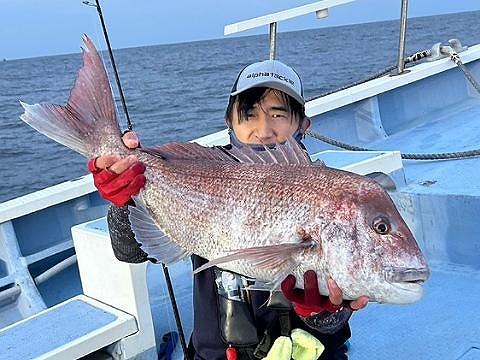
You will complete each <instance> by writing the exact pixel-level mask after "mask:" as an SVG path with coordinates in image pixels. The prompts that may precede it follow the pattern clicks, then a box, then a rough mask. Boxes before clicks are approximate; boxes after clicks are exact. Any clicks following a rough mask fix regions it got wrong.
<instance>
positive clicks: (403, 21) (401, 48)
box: [397, 0, 408, 75]
mask: <svg viewBox="0 0 480 360" xmlns="http://www.w3.org/2000/svg"><path fill="white" fill-rule="evenodd" d="M407 9H408V0H402V9H401V14H400V39H399V44H398V65H397V75H400V74H402V73H403V72H404V71H405V34H406V32H407Z"/></svg>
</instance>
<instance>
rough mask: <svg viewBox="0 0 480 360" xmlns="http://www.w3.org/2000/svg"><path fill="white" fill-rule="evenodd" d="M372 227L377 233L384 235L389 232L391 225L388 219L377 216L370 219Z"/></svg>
mask: <svg viewBox="0 0 480 360" xmlns="http://www.w3.org/2000/svg"><path fill="white" fill-rule="evenodd" d="M372 228H373V230H375V232H376V233H377V234H380V235H386V234H388V233H389V232H390V229H391V226H390V222H389V221H388V219H386V218H385V217H383V216H378V217H376V218H375V219H373V221H372Z"/></svg>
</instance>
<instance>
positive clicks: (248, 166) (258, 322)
mask: <svg viewBox="0 0 480 360" xmlns="http://www.w3.org/2000/svg"><path fill="white" fill-rule="evenodd" d="M21 104H22V106H23V107H24V110H25V112H24V114H22V115H21V116H20V118H21V119H22V120H23V121H24V122H26V123H27V124H28V125H30V126H32V127H33V128H35V129H36V130H38V131H39V132H41V133H43V134H45V135H46V136H48V137H50V138H52V139H53V140H55V141H57V142H59V143H61V144H63V145H65V146H68V147H70V148H71V149H73V150H75V151H77V152H79V153H80V154H82V155H84V156H86V157H87V158H88V159H90V161H89V162H88V168H89V169H90V171H91V172H92V173H93V174H94V182H95V185H96V186H97V188H98V190H99V192H100V194H101V195H102V196H103V197H104V198H105V199H107V200H109V201H111V202H112V203H113V204H114V206H112V207H111V208H110V211H109V214H108V217H107V219H108V222H109V228H110V235H111V238H112V245H113V248H114V252H115V254H116V256H117V258H118V259H120V260H122V261H127V262H142V261H146V260H148V259H150V260H152V261H160V262H162V263H165V264H170V263H174V262H175V261H178V260H180V259H183V258H185V257H188V256H191V255H192V262H193V268H194V274H195V276H194V287H193V296H194V301H193V302H194V328H193V333H192V336H191V339H190V344H189V351H190V354H189V355H190V358H192V357H193V358H194V359H196V360H201V359H207V360H215V359H225V357H227V359H228V360H233V359H259V358H266V359H269V360H271V359H276V360H283V359H290V357H292V358H294V359H295V360H299V359H302V360H313V359H317V358H320V359H345V358H346V357H347V356H346V346H345V345H344V344H345V342H346V340H347V339H348V338H349V337H350V329H349V327H348V323H347V322H348V319H349V317H350V315H351V313H352V310H357V309H361V308H363V307H364V306H365V305H366V304H367V301H368V300H370V301H377V302H384V303H392V304H408V303H412V302H415V301H417V300H419V299H420V298H421V296H422V293H423V289H422V284H423V282H424V281H425V280H426V279H427V278H428V276H429V269H428V265H427V263H426V260H425V258H424V256H423V254H422V253H421V250H420V248H419V247H418V244H417V243H416V241H415V239H414V237H413V235H412V233H411V232H410V230H409V228H408V226H407V224H406V223H405V222H404V221H403V219H402V217H401V215H400V213H399V212H398V210H397V209H396V207H395V204H394V203H393V201H392V200H391V198H390V196H389V195H388V193H387V192H386V191H385V189H384V188H382V186H381V185H380V184H379V183H378V182H376V181H374V180H373V179H370V178H368V177H365V176H360V175H357V174H353V173H350V172H346V171H341V170H338V169H334V168H329V167H327V166H324V165H315V164H312V163H311V161H310V159H309V157H308V154H306V152H305V151H304V150H302V147H301V139H302V137H303V134H304V133H305V130H306V129H307V128H308V126H309V125H310V120H309V119H308V118H306V116H305V113H304V99H303V89H302V84H301V81H300V78H299V77H298V75H297V73H296V72H295V71H294V70H293V69H292V68H290V67H288V66H286V65H284V64H282V63H281V62H279V61H275V60H268V61H264V62H259V63H254V64H251V65H250V66H247V67H246V68H245V69H243V70H242V71H241V72H240V74H239V76H238V78H237V81H236V82H235V84H234V86H233V89H232V92H231V96H230V100H229V104H228V107H227V111H226V116H225V120H226V123H227V126H228V127H229V129H230V137H231V139H230V142H231V144H230V145H229V146H226V147H214V148H206V147H202V146H200V145H198V144H194V143H172V144H164V145H161V146H159V147H155V148H141V147H139V140H138V138H137V136H136V135H135V134H134V133H133V132H129V133H126V134H124V135H123V137H122V136H121V132H120V127H119V125H118V121H117V118H116V112H115V105H114V101H113V96H112V93H111V88H110V84H109V81H108V77H107V74H106V71H105V68H104V66H103V63H102V60H101V58H100V56H99V54H98V52H97V51H96V49H95V47H94V45H93V43H92V41H91V40H90V39H89V38H88V37H87V36H85V38H84V51H83V67H82V68H81V69H80V71H79V74H78V77H77V79H76V81H75V85H74V87H73V89H72V91H71V92H70V97H69V99H68V101H67V104H66V105H56V104H34V105H28V104H25V103H21ZM135 194H139V196H134V195H135ZM132 196H134V197H133V199H132ZM127 206H128V207H127ZM217 265H220V266H218V267H217ZM262 284H263V285H264V286H263V287H262ZM278 284H281V286H280V287H281V290H282V291H281V292H279V291H271V295H270V291H259V289H260V288H263V289H264V290H265V289H269V290H275V289H276V288H278ZM337 284H338V286H337ZM296 287H298V289H297V288H296ZM340 289H342V290H340ZM282 293H283V295H284V296H282ZM321 295H328V297H327V296H321ZM287 299H288V300H289V301H287ZM343 299H346V300H349V301H343ZM272 343H273V344H272Z"/></svg>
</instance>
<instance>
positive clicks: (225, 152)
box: [141, 138, 311, 165]
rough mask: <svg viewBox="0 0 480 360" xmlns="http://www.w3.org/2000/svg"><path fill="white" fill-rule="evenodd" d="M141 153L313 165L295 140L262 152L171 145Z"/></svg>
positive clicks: (261, 162)
mask: <svg viewBox="0 0 480 360" xmlns="http://www.w3.org/2000/svg"><path fill="white" fill-rule="evenodd" d="M141 151H143V152H145V153H147V154H149V155H152V156H156V157H159V158H161V159H163V160H166V161H168V160H211V161H227V162H237V161H238V162H241V163H245V164H284V165H285V164H297V165H301V164H311V160H310V157H309V156H308V154H307V153H306V152H305V151H304V150H303V149H302V148H301V147H300V145H299V144H298V143H297V142H296V141H295V140H294V139H292V138H290V139H287V140H286V141H285V142H284V143H282V144H275V145H274V146H269V145H265V146H264V147H263V149H261V150H254V149H253V148H251V147H250V146H247V145H245V146H241V147H237V146H234V147H232V148H230V149H227V148H223V147H204V146H201V145H199V144H196V143H170V144H164V145H160V146H158V147H154V148H142V149H141Z"/></svg>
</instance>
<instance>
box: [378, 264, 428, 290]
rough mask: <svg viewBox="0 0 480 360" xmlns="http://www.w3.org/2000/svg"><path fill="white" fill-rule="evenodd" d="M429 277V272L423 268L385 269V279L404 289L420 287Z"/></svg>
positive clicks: (390, 267)
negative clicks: (404, 287)
mask: <svg viewBox="0 0 480 360" xmlns="http://www.w3.org/2000/svg"><path fill="white" fill-rule="evenodd" d="M429 276H430V270H429V269H428V268H427V267H424V268H402V267H393V266H388V267H385V279H386V280H387V281H388V282H389V283H395V284H399V285H403V286H406V287H412V285H414V286H413V287H416V286H415V285H417V286H421V285H422V284H423V283H424V282H425V281H426V280H427V279H428V277H429Z"/></svg>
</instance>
